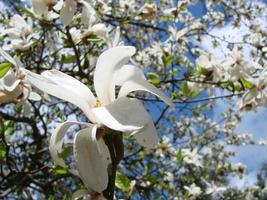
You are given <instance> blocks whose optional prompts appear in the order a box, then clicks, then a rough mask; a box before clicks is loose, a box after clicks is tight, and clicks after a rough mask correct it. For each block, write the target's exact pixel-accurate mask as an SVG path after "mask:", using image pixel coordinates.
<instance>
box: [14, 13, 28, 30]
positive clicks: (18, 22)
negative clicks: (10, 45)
mask: <svg viewBox="0 0 267 200" xmlns="http://www.w3.org/2000/svg"><path fill="white" fill-rule="evenodd" d="M10 25H11V26H13V27H15V28H18V29H20V30H21V31H22V30H23V29H27V28H29V27H30V26H29V25H28V24H27V23H26V21H25V20H24V19H23V17H21V16H20V15H14V16H13V17H12V18H11V20H10Z"/></svg>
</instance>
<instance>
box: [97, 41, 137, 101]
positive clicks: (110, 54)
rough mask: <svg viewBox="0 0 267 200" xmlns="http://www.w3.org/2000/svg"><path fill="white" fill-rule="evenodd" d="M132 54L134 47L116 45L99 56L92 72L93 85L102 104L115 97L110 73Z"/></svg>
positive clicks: (125, 61)
mask: <svg viewBox="0 0 267 200" xmlns="http://www.w3.org/2000/svg"><path fill="white" fill-rule="evenodd" d="M134 54H135V47H132V46H118V47H113V48H111V49H108V50H107V51H105V52H103V53H102V54H101V55H100V56H99V59H98V61H97V63H96V69H95V73H94V86H95V91H96V94H97V96H98V98H99V100H100V102H101V103H102V105H107V104H109V103H110V102H112V101H113V100H114V99H115V85H114V84H113V81H112V77H113V76H112V75H113V73H114V72H115V71H116V70H118V69H119V68H120V67H122V66H123V65H124V64H125V63H127V62H128V60H129V59H130V57H131V56H132V55H134Z"/></svg>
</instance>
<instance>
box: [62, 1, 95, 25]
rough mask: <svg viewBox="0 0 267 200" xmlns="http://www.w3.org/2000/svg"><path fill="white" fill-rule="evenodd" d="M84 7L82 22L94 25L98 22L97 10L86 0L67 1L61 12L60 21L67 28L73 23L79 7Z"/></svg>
mask: <svg viewBox="0 0 267 200" xmlns="http://www.w3.org/2000/svg"><path fill="white" fill-rule="evenodd" d="M79 4H80V5H82V16H81V20H82V23H84V24H92V23H94V22H95V21H96V20H97V18H98V17H97V14H96V11H95V9H94V8H93V7H92V6H91V5H90V4H89V3H88V2H87V1H85V0H65V1H64V4H63V7H62V9H61V11H60V20H61V22H62V23H63V24H64V25H65V26H67V25H70V24H71V22H72V18H73V17H74V14H75V12H76V11H77V7H78V5H79Z"/></svg>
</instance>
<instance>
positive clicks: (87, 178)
mask: <svg viewBox="0 0 267 200" xmlns="http://www.w3.org/2000/svg"><path fill="white" fill-rule="evenodd" d="M134 54H135V48H134V47H131V46H118V47H113V48H111V49H109V50H107V51H105V52H104V53H102V54H101V55H100V57H99V59H98V61H97V64H96V69H95V73H94V88H95V92H96V94H97V98H95V97H94V95H93V93H92V92H91V91H90V90H89V88H88V87H87V86H85V85H84V84H83V83H81V82H79V81H78V80H76V79H74V78H72V77H70V76H68V75H66V74H64V73H61V72H59V71H57V70H50V71H45V72H43V73H42V75H37V74H34V73H32V72H28V76H29V77H30V78H29V80H30V82H31V83H32V84H33V85H35V86H36V87H37V88H38V89H40V90H42V91H44V92H46V93H48V94H50V95H53V96H55V97H58V98H60V99H63V100H65V101H68V102H70V103H73V104H74V105H76V106H78V107H79V108H80V109H81V110H82V111H83V112H84V113H85V115H86V116H87V117H88V118H89V119H90V120H91V122H93V123H94V124H91V123H80V122H65V123H63V124H61V125H60V126H59V127H58V128H57V129H56V130H55V132H54V133H53V135H52V137H51V140H50V152H51V155H52V157H53V159H54V160H55V162H56V163H57V164H59V165H61V166H65V163H64V161H63V160H62V158H60V157H59V155H58V153H60V152H61V151H62V143H63V137H64V135H65V133H66V131H67V130H68V129H69V127H71V126H72V125H74V124H82V125H85V126H86V128H85V129H82V130H80V131H79V132H77V133H76V136H75V138H74V157H75V159H76V162H77V168H78V171H79V175H80V177H81V179H82V180H83V182H84V184H85V185H86V187H87V188H88V190H93V191H96V192H99V193H101V192H102V191H103V190H104V189H105V188H106V187H107V184H108V172H107V166H108V164H109V163H110V158H109V153H108V149H107V146H106V145H105V143H104V140H103V138H102V137H101V136H102V135H99V133H98V131H101V129H99V127H102V129H103V127H104V129H106V130H111V129H112V130H115V131H120V132H127V133H130V134H131V135H133V136H134V137H135V138H136V140H137V141H138V142H139V144H140V145H142V146H145V147H148V148H151V147H154V145H156V144H157V142H158V136H157V131H156V129H155V127H154V124H153V121H152V119H151V117H150V116H149V114H148V113H147V111H146V110H145V108H144V107H143V105H142V103H141V102H140V101H139V100H136V99H131V98H127V95H128V94H129V93H130V92H133V91H137V90H143V91H148V92H151V93H153V94H155V95H157V96H158V97H160V98H161V99H162V100H163V101H165V102H166V103H167V104H170V105H171V101H170V100H169V99H168V98H167V97H165V96H164V94H163V93H162V92H160V90H158V89H157V88H156V87H155V86H153V85H152V84H150V83H149V82H147V81H146V79H145V77H144V74H143V72H142V70H141V69H139V68H137V67H135V66H133V65H127V64H126V63H127V62H128V61H129V59H130V57H131V56H132V55H134ZM115 86H121V88H120V91H119V94H118V96H117V98H116V95H115ZM105 127H106V128H105Z"/></svg>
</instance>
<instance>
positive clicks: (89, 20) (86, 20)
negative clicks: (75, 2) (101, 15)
mask: <svg viewBox="0 0 267 200" xmlns="http://www.w3.org/2000/svg"><path fill="white" fill-rule="evenodd" d="M81 3H82V4H83V9H82V16H81V21H82V23H83V24H86V25H89V26H90V25H92V24H94V23H96V21H97V19H98V17H97V13H96V11H95V9H94V8H93V7H92V6H91V5H90V3H88V2H86V1H81Z"/></svg>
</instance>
